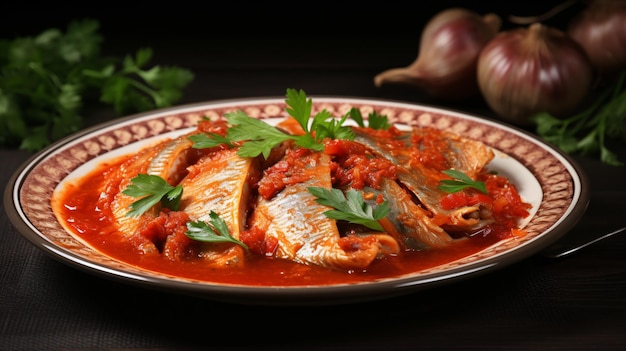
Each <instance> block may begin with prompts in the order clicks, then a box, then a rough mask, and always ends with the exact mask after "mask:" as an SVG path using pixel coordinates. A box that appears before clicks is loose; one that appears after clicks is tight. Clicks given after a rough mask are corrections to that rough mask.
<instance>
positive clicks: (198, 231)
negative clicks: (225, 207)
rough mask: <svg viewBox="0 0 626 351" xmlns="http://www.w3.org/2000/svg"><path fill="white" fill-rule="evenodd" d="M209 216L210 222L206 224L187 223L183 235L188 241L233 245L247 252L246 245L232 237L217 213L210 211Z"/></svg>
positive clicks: (201, 222) (199, 222) (198, 222)
mask: <svg viewBox="0 0 626 351" xmlns="http://www.w3.org/2000/svg"><path fill="white" fill-rule="evenodd" d="M209 216H210V217H211V220H210V221H209V223H208V224H207V223H206V222H203V221H195V222H194V221H191V222H187V231H186V232H185V234H186V235H187V236H188V237H189V238H190V239H193V240H197V241H202V242H206V243H223V242H231V243H235V244H237V245H240V246H242V247H243V248H244V249H246V251H248V246H247V245H246V244H244V243H242V242H241V241H239V240H237V239H235V238H233V237H232V235H231V234H230V231H229V230H228V225H227V224H226V222H225V221H224V220H223V219H222V218H221V217H220V216H219V215H218V214H217V213H215V212H214V211H211V212H210V213H209Z"/></svg>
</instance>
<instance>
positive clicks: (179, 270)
mask: <svg viewBox="0 0 626 351" xmlns="http://www.w3.org/2000/svg"><path fill="white" fill-rule="evenodd" d="M346 147H348V148H349V147H350V146H349V145H347V144H343V145H342V143H333V144H332V146H331V147H329V149H330V151H329V152H331V153H332V152H335V153H341V152H340V151H337V150H341V148H344V149H345V148H346ZM332 150H334V151H332ZM344 151H346V150H344ZM350 151H351V152H352V153H353V154H354V155H359V152H353V151H355V150H350ZM129 157H130V156H129ZM354 157H355V158H354V159H353V160H351V161H350V162H353V163H354V164H355V165H356V167H355V168H353V169H356V170H360V171H359V174H362V175H363V177H358V176H357V175H355V174H349V175H348V174H342V175H336V176H337V177H346V179H344V180H343V181H344V182H347V181H354V180H355V179H359V182H362V183H368V185H370V186H373V185H375V184H376V182H377V179H378V178H379V177H382V176H389V174H392V173H393V172H394V169H393V167H392V165H391V166H390V165H384V164H380V163H378V164H377V163H369V164H368V163H367V162H365V161H364V160H363V159H360V158H359V157H357V156H354ZM348 158H349V157H346V160H345V161H346V162H348ZM428 159H429V161H428V162H431V161H432V160H433V158H432V157H429V158H428ZM124 161H125V159H124V158H121V159H119V160H117V161H114V162H111V163H107V164H103V165H101V166H100V167H101V168H99V169H95V170H94V171H93V172H92V173H90V174H89V175H87V176H85V177H84V178H82V179H81V181H80V182H79V183H77V184H73V185H69V186H67V187H66V188H65V189H64V190H62V192H61V193H59V194H58V195H57V197H58V199H59V201H60V203H61V204H62V206H58V212H59V213H58V217H60V218H63V219H64V221H65V225H66V227H68V228H70V230H71V231H72V232H73V234H74V235H76V236H78V237H80V238H81V239H82V240H83V241H85V242H87V243H89V245H90V246H92V247H93V248H94V249H96V250H98V251H100V252H102V253H103V254H105V255H107V256H110V257H112V258H114V259H117V260H119V261H123V262H125V263H127V264H129V265H133V266H137V267H140V268H142V269H146V270H150V271H155V272H159V273H163V274H168V275H171V276H176V277H183V278H188V279H195V280H199V281H208V282H215V283H227V284H243V285H253V286H302V285H321V284H338V283H356V282H365V281H372V280H376V279H380V278H388V277H393V276H399V275H403V274H407V273H411V272H416V271H420V270H424V269H428V268H431V267H435V266H438V265H441V264H445V263H448V262H451V261H454V260H457V259H460V258H463V257H466V256H469V255H472V254H474V253H476V252H478V251H481V250H483V249H484V248H486V247H488V246H490V245H492V244H494V243H496V242H497V241H499V240H502V239H503V238H505V237H508V236H510V235H511V229H510V228H511V227H510V226H512V223H509V222H507V221H508V220H510V221H513V218H514V215H524V214H525V212H524V211H525V210H526V209H527V205H526V204H524V203H522V202H521V200H520V199H519V194H517V192H516V190H515V188H514V187H513V186H512V185H510V184H508V183H507V180H506V179H504V178H502V177H498V176H497V175H485V176H484V180H485V181H486V184H487V187H488V188H489V190H490V191H491V192H493V193H497V194H499V196H498V197H497V199H496V200H495V201H493V203H494V213H495V214H496V215H497V216H499V218H501V219H502V218H503V220H502V221H501V222H500V223H499V224H496V225H491V226H488V227H486V228H483V230H481V231H480V232H478V233H471V235H467V237H466V238H465V239H464V240H459V241H456V242H454V243H452V244H451V245H449V247H446V248H445V249H437V250H425V251H406V252H401V253H400V254H398V255H395V256H387V257H384V258H380V259H376V260H375V261H374V262H373V263H372V264H371V265H370V266H369V267H368V268H367V269H364V270H358V271H334V270H330V269H326V268H322V267H317V266H310V265H303V264H298V263H293V262H291V261H287V260H282V259H277V258H272V257H268V256H264V255H257V254H254V252H255V251H260V252H263V251H266V250H267V248H257V249H256V250H255V249H254V248H252V250H251V252H252V253H250V254H248V256H247V257H246V260H245V264H244V265H243V266H242V267H231V268H228V269H223V268H212V267H210V266H208V264H207V263H206V262H205V261H203V260H197V259H196V260H194V259H177V260H174V259H171V258H168V256H167V255H146V254H143V253H142V252H141V250H138V248H137V243H136V242H133V240H130V239H128V238H127V237H126V236H124V235H123V234H122V233H119V232H117V231H116V229H114V228H115V227H114V226H113V225H112V218H113V216H112V213H111V210H110V208H107V207H106V206H101V202H99V198H100V197H101V193H100V190H98V189H102V184H103V183H104V181H105V179H104V178H105V177H106V174H107V170H109V169H112V168H115V167H118V166H119V165H120V164H121V163H122V162H124ZM275 172H280V166H278V167H277V169H276V170H275ZM368 174H369V176H367V175H368ZM338 181H339V182H341V181H342V180H341V179H339V180H338ZM275 186H277V185H276V184H274V185H272V186H271V187H275ZM278 187H280V185H278ZM270 190H271V191H274V190H275V189H274V188H272V189H270ZM482 200H483V201H484V199H482ZM449 201H451V204H450V206H456V205H460V204H464V203H471V202H472V201H475V199H472V197H471V196H469V197H459V198H454V199H450V200H449ZM526 213H527V212H526ZM177 235H180V233H178V234H177ZM242 235H248V236H254V235H257V236H258V235H262V233H254V231H250V232H246V233H245V234H242ZM266 244H268V243H266ZM176 249H177V248H175V247H174V248H172V250H176Z"/></svg>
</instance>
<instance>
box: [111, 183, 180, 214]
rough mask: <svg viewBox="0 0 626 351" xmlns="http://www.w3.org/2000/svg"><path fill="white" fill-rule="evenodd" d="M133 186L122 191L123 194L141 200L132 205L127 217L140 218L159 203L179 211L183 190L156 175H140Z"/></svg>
mask: <svg viewBox="0 0 626 351" xmlns="http://www.w3.org/2000/svg"><path fill="white" fill-rule="evenodd" d="M130 181H131V184H130V185H128V186H127V187H126V189H124V191H122V193H123V194H126V195H128V196H132V197H141V199H139V200H137V201H135V202H133V203H132V204H130V208H131V210H130V211H129V212H128V213H127V214H126V215H127V216H140V215H141V214H143V213H144V212H146V211H148V210H149V209H150V208H152V206H154V205H156V204H158V203H159V202H160V203H161V205H162V206H163V207H166V208H169V209H171V210H174V211H176V210H178V205H179V203H180V198H181V197H182V195H183V188H182V187H181V186H180V185H179V186H175V187H174V186H171V185H169V184H168V183H167V182H166V181H165V180H164V179H163V178H161V177H159V176H156V175H148V174H138V175H137V176H136V177H134V178H132V179H131V180H130Z"/></svg>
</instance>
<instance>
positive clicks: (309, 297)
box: [4, 95, 590, 305]
mask: <svg viewBox="0 0 626 351" xmlns="http://www.w3.org/2000/svg"><path fill="white" fill-rule="evenodd" d="M309 97H310V98H311V99H312V100H313V102H314V104H319V103H320V102H321V103H323V102H324V101H332V102H346V103H348V104H350V103H355V102H357V103H363V104H377V105H394V106H396V107H407V108H413V109H420V110H422V111H430V112H436V113H440V114H444V115H453V116H454V117H456V118H461V119H467V118H469V119H471V120H474V121H477V122H479V123H481V124H487V125H489V126H491V127H492V128H498V129H502V128H504V129H506V130H507V131H510V132H514V133H515V134H517V135H519V136H521V137H523V138H525V139H528V140H530V141H532V142H533V143H535V144H538V145H540V146H541V148H543V149H545V150H547V151H549V152H550V153H551V154H552V155H553V156H555V157H557V159H559V161H560V162H561V163H563V165H564V166H565V167H566V168H567V169H568V171H569V173H570V176H571V177H572V178H573V179H572V182H573V183H574V184H573V185H576V184H577V185H578V186H579V188H580V189H578V191H574V195H577V199H572V204H571V211H570V212H569V214H567V216H562V217H561V218H560V219H559V221H557V223H554V224H553V225H552V226H551V227H550V228H548V229H547V230H546V231H545V232H543V233H542V234H541V235H540V236H539V237H537V238H534V239H532V240H530V241H528V242H526V243H524V244H523V245H521V246H520V247H516V248H515V249H514V250H509V251H507V252H504V253H503V254H499V255H496V256H495V257H489V258H486V259H484V260H480V261H478V262H473V263H469V264H466V265H463V266H462V267H456V268H451V269H448V270H445V271H444V272H431V273H425V274H422V275H420V276H419V278H417V279H416V278H415V277H400V278H395V279H389V280H384V281H375V282H366V283H358V284H345V285H331V286H295V287H291V286H288V287H283V286H279V287H274V286H271V287H268V286H245V285H244V286H238V285H222V284H211V283H210V282H207V283H204V284H194V283H192V282H189V281H187V280H180V281H179V280H175V279H174V280H172V279H168V278H165V277H160V276H148V275H147V274H146V275H141V274H136V273H133V272H124V271H122V270H119V269H116V268H110V267H105V266H102V265H100V264H98V263H95V262H92V261H91V260H89V259H87V258H85V257H82V256H80V255H78V254H76V253H74V252H72V251H71V250H69V249H66V248H63V247H59V246H58V245H56V244H55V243H53V242H51V241H49V240H48V239H47V238H45V237H42V236H41V235H39V234H38V232H37V231H38V229H37V228H35V227H34V225H32V223H26V222H25V221H24V220H22V217H24V218H27V216H26V214H25V213H24V212H23V211H22V210H21V208H20V207H19V193H20V191H21V188H22V186H23V183H24V180H25V179H26V178H27V176H28V175H29V174H30V172H31V171H32V170H33V169H34V168H35V167H36V166H37V165H38V164H39V163H41V162H43V161H44V160H45V159H46V158H47V157H48V156H50V155H53V154H55V153H56V152H58V151H59V150H61V149H63V148H64V147H69V146H68V145H69V144H71V143H73V142H76V141H77V140H79V139H80V138H83V137H86V136H89V135H91V134H93V133H96V132H98V131H102V130H106V129H107V128H119V127H120V126H121V125H123V124H124V123H131V122H132V121H136V120H137V119H146V120H149V119H154V118H158V117H159V116H163V115H168V114H172V113H177V114H181V113H184V112H185V111H195V110H197V109H199V108H202V107H207V108H216V107H218V106H220V105H233V104H248V105H254V104H269V103H278V104H284V97H278V96H265V97H263V96H262V97H249V98H233V99H219V100H209V101H203V102H196V103H189V104H183V105H178V106H172V107H167V108H161V109H155V110H151V111H145V112H141V113H135V114H131V115H127V116H123V117H118V118H114V119H111V120H108V121H105V122H102V123H98V124H95V125H93V126H90V127H87V128H84V129H82V130H80V131H77V132H76V133H73V134H71V135H68V136H66V137H64V138H62V139H60V140H58V141H56V142H54V143H52V144H51V145H49V146H47V147H46V148H44V149H42V150H40V151H39V152H37V153H35V154H33V155H31V156H30V157H29V158H28V159H27V160H26V161H24V162H23V163H22V164H21V165H20V166H18V168H17V169H16V170H15V171H14V172H13V174H12V175H11V176H10V178H9V181H8V183H7V185H6V187H5V192H4V208H5V212H6V213H7V215H8V218H9V221H10V222H11V224H12V225H13V226H14V228H15V229H16V230H17V231H18V232H19V233H20V235H22V236H23V237H24V238H25V239H27V240H28V241H29V242H30V243H31V244H34V245H35V246H36V247H37V248H39V249H40V250H42V251H43V252H44V253H46V254H47V255H48V256H50V257H52V258H53V259H56V260H57V261H60V262H62V263H64V264H68V265H70V266H71V267H73V268H77V269H79V270H82V271H84V272H87V273H89V274H94V275H96V276H99V277H103V278H105V279H110V280H114V281H117V282H121V283H125V284H131V285H135V286H137V285H139V286H142V287H145V288H149V289H156V290H163V291H168V292H175V293H179V294H184V295H192V296H196V297H201V298H208V299H212V300H217V301H222V302H230V303H243V304H264V305H268V304H269V305H274V304H277V305H310V304H313V305H319V304H325V305H328V304H345V303H354V302H363V301H371V300H379V299H382V298H388V297H393V296H398V295H404V294H407V293H411V292H416V291H420V290H423V289H425V288H431V287H434V286H437V285H441V284H445V283H449V282H451V281H459V280H464V279H469V278H471V277H474V276H478V275H483V274H485V273H488V272H492V271H495V270H499V269H501V268H504V267H506V266H509V265H511V264H514V263H516V262H519V261H521V260H523V259H525V258H528V257H530V256H532V255H534V254H536V253H537V252H539V251H540V250H541V249H544V248H546V247H547V246H549V245H550V244H552V243H554V242H555V241H557V240H558V239H560V238H561V237H562V236H564V235H565V234H566V233H567V232H568V231H569V230H570V229H571V228H572V227H574V226H575V225H576V223H578V221H579V220H580V218H581V217H582V215H583V214H584V213H585V211H586V209H587V207H588V204H589V201H590V199H589V198H590V192H589V180H588V177H587V174H586V173H585V171H584V169H583V168H582V167H581V166H580V165H579V164H578V162H577V161H576V160H574V159H573V158H572V157H571V156H570V155H568V154H566V153H565V152H563V151H562V150H560V149H558V148H557V147H555V146H554V145H551V144H549V143H548V142H546V141H545V140H542V139H541V138H539V137H538V136H537V135H534V134H532V133H530V132H528V131H526V130H524V129H522V128H520V127H517V126H514V125H510V124H508V123H506V122H502V121H497V120H492V119H489V118H487V117H483V116H480V115H478V114H473V113H468V112H465V111H460V110H458V109H450V108H444V107H438V106H433V105H428V104H421V103H414V102H407V101H401V100H393V99H380V98H367V97H357V96H344V95H311V96H309ZM96 157H97V156H96ZM539 239H541V240H539ZM503 257H504V259H502V258H503ZM355 286H358V290H359V291H358V292H355V290H357V289H355ZM381 291H383V292H384V293H383V294H377V293H380V292H381Z"/></svg>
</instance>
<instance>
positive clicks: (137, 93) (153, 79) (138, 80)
mask: <svg viewBox="0 0 626 351" xmlns="http://www.w3.org/2000/svg"><path fill="white" fill-rule="evenodd" d="M99 26H100V25H99V22H98V21H95V20H89V19H87V20H81V21H73V22H70V23H69V25H68V26H67V30H66V31H65V32H62V31H61V30H59V29H56V28H50V29H48V30H45V31H43V32H41V33H40V34H38V35H36V36H33V37H20V38H16V39H13V40H5V39H0V147H11V148H12V147H19V148H20V149H23V150H28V151H38V150H40V149H42V148H44V147H45V146H47V145H49V144H50V143H52V142H54V141H56V140H58V139H60V138H62V137H65V136H67V135H69V134H71V133H74V132H76V131H78V130H79V129H80V128H82V127H83V117H82V112H83V109H84V108H86V107H88V106H90V105H96V103H97V100H96V99H98V98H99V99H100V102H102V103H104V104H105V105H108V106H111V107H113V109H114V110H115V112H116V113H117V114H122V113H132V112H141V111H146V110H149V109H153V108H157V107H165V106H170V105H172V104H173V103H175V102H176V101H178V100H179V99H180V98H181V97H182V90H183V88H184V87H185V86H186V85H187V84H188V83H189V82H191V80H193V77H194V75H193V73H192V72H191V71H189V70H186V69H183V68H179V67H160V66H153V67H148V62H149V60H150V59H151V57H152V50H151V49H150V48H145V49H140V50H137V52H136V54H135V55H133V56H131V55H127V56H126V57H125V58H123V59H122V58H121V57H105V56H104V55H102V54H101V48H100V44H101V43H102V41H103V37H102V35H101V34H100V33H99V32H98V29H99Z"/></svg>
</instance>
